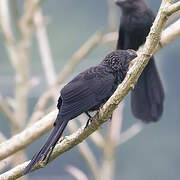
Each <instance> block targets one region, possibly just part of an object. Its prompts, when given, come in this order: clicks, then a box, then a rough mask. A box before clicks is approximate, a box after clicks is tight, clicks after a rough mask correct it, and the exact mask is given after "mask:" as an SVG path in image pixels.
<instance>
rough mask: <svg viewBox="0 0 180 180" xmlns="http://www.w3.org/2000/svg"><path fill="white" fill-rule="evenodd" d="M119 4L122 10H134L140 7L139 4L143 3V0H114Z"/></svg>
mask: <svg viewBox="0 0 180 180" xmlns="http://www.w3.org/2000/svg"><path fill="white" fill-rule="evenodd" d="M114 1H115V3H116V4H117V6H119V7H120V8H121V9H122V10H133V9H136V8H137V7H139V4H140V3H142V2H143V1H142V0H114Z"/></svg>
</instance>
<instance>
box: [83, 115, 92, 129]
mask: <svg viewBox="0 0 180 180" xmlns="http://www.w3.org/2000/svg"><path fill="white" fill-rule="evenodd" d="M85 114H86V115H87V116H88V120H87V123H86V125H85V128H84V129H86V128H87V127H88V125H89V122H92V117H91V115H90V114H89V113H88V112H85Z"/></svg>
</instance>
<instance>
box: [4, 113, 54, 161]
mask: <svg viewBox="0 0 180 180" xmlns="http://www.w3.org/2000/svg"><path fill="white" fill-rule="evenodd" d="M56 115H57V111H52V112H51V113H49V114H48V115H46V116H45V117H44V118H42V119H41V120H40V121H38V122H36V123H35V124H33V125H32V126H30V127H28V128H26V129H25V130H24V131H22V132H21V133H19V134H17V135H15V136H13V137H12V138H10V139H9V140H7V141H5V142H3V143H1V144H0V160H2V159H4V158H6V157H8V156H10V155H11V154H13V153H15V152H17V151H19V150H21V149H24V148H25V147H26V146H27V145H29V144H31V143H32V142H33V141H35V140H36V139H38V138H39V137H40V136H42V135H43V134H44V133H46V132H48V131H49V130H50V129H51V128H52V124H53V122H54V121H55V118H56Z"/></svg>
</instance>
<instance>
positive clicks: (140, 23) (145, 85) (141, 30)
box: [116, 0, 164, 123]
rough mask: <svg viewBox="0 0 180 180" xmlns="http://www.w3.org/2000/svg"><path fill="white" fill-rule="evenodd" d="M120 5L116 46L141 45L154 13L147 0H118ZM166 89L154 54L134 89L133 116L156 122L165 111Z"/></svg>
mask: <svg viewBox="0 0 180 180" xmlns="http://www.w3.org/2000/svg"><path fill="white" fill-rule="evenodd" d="M116 4H117V5H118V6H119V7H120V8H121V10H122V15H121V19H120V28H119V38H118V43H117V49H134V50H137V49H138V48H139V46H141V45H142V44H143V43H144V42H145V40H146V36H147V35H148V33H149V31H150V28H151V26H152V23H153V21H154V15H153V12H152V11H151V9H150V8H149V7H148V5H147V4H146V2H145V1H144V0H116ZM163 102H164V90H163V86H162V83H161V80H160V77H159V74H158V71H157V68H156V65H155V61H154V57H153V56H152V57H151V59H150V61H149V63H148V65H147V66H146V67H145V69H144V71H143V72H142V74H141V76H140V78H139V79H138V82H137V84H136V85H135V88H134V90H132V92H131V107H132V112H133V114H134V116H135V117H136V118H138V119H141V120H142V121H144V122H146V123H149V122H156V121H158V120H159V119H160V117H161V115H162V112H163Z"/></svg>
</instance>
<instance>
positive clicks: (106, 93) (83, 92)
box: [24, 50, 137, 174]
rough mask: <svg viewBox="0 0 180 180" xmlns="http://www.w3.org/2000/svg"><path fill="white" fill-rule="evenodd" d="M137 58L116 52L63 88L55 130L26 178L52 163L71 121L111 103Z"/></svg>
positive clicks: (129, 54)
mask: <svg viewBox="0 0 180 180" xmlns="http://www.w3.org/2000/svg"><path fill="white" fill-rule="evenodd" d="M136 56H137V55H136V52H135V51H134V50H116V51H113V52H111V53H110V54H108V55H107V56H106V57H105V58H104V60H103V61H102V62H101V63H100V64H98V65H97V66H94V67H90V68H88V69H87V70H85V71H84V72H82V73H80V74H78V75H77V76H76V77H75V78H74V79H73V80H72V81H70V82H69V83H68V84H66V85H65V86H64V87H63V88H62V90H61V92H60V94H61V95H60V97H59V100H58V104H57V108H58V109H59V113H58V115H57V118H56V121H55V123H54V129H53V130H52V132H51V134H50V136H49V137H48V139H47V141H46V143H45V144H44V146H43V147H42V148H41V150H40V151H39V152H38V153H37V154H36V155H35V156H34V157H33V158H32V160H31V162H30V163H29V164H28V166H27V167H26V169H25V170H24V174H26V173H28V172H29V171H30V170H31V169H32V168H33V167H34V166H35V164H37V163H38V162H40V161H41V160H45V159H47V161H48V160H49V158H50V155H51V153H52V151H53V149H54V147H55V145H56V143H57V141H58V140H59V138H60V137H61V135H62V133H63V131H64V129H65V127H66V126H67V124H68V122H69V120H71V119H73V118H75V117H77V116H78V115H80V114H82V113H84V112H85V113H86V114H87V115H88V116H90V115H89V114H88V112H89V111H95V110H98V109H99V107H100V106H102V105H103V104H104V103H105V102H106V101H107V100H108V99H109V97H110V96H111V95H112V94H113V93H114V91H115V90H116V88H117V86H118V85H119V84H120V83H121V82H122V81H123V79H124V78H125V76H126V72H127V71H128V66H129V63H130V61H131V60H132V59H134V58H135V57H136ZM88 122H89V120H88ZM88 122H87V124H86V125H88Z"/></svg>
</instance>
